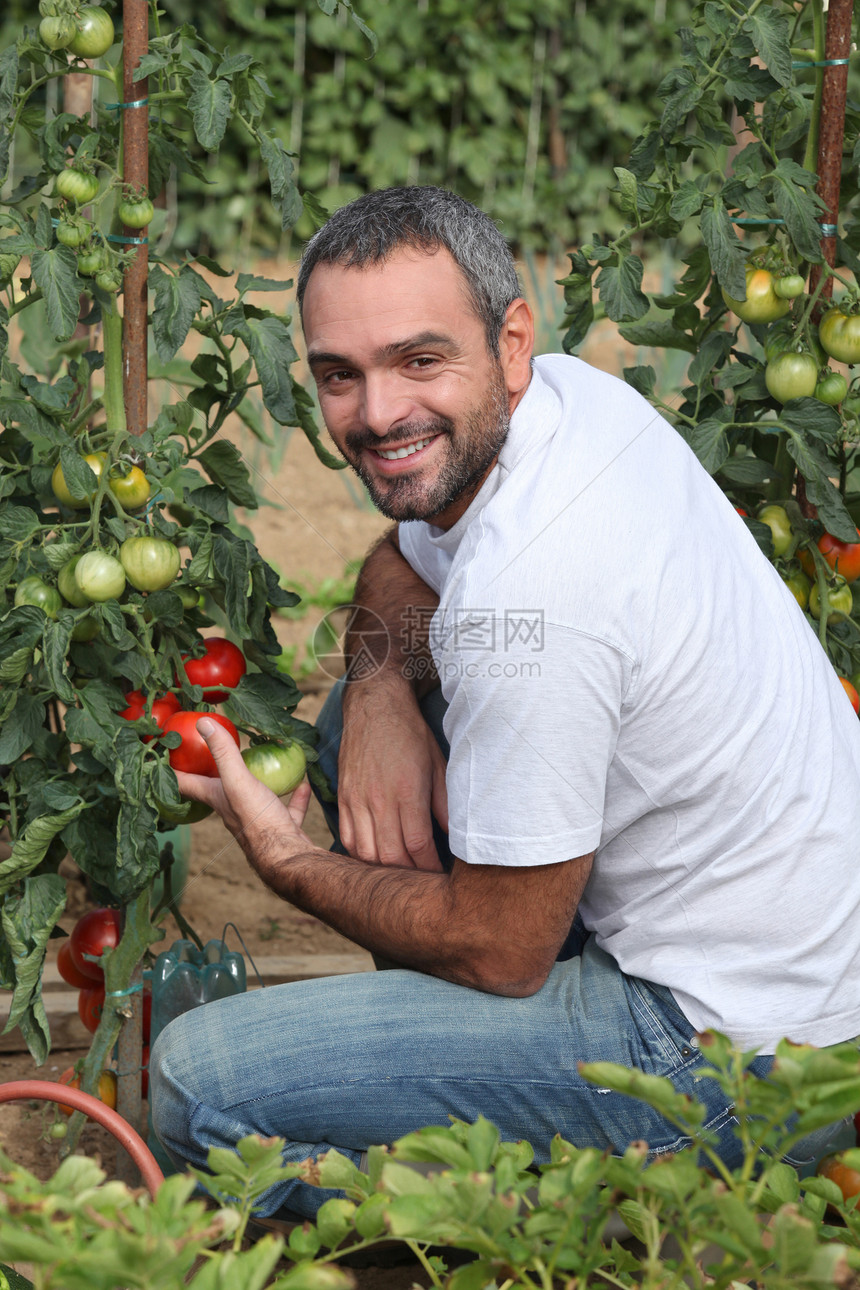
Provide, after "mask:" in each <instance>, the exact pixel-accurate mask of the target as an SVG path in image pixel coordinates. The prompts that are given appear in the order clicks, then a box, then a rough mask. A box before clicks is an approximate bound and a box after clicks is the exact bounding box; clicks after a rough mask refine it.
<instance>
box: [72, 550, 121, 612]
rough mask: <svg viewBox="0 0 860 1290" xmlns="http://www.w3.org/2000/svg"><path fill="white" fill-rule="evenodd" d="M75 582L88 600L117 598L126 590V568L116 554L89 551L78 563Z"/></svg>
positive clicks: (99, 600) (100, 600)
mask: <svg viewBox="0 0 860 1290" xmlns="http://www.w3.org/2000/svg"><path fill="white" fill-rule="evenodd" d="M75 582H76V583H77V585H78V589H79V590H80V591H82V592H83V594H84V595H85V596H86V597H87V599H88V600H95V601H98V602H99V603H101V602H103V601H105V600H116V598H117V596H121V595H122V593H123V592H124V591H125V570H124V569H123V567H122V565H121V564H120V562H119V560H117V559H116V557H115V556H112V555H108V554H107V552H105V551H88V552H87V553H86V555H82V556H81V558H80V560H79V561H78V563H77V566H76V568H75Z"/></svg>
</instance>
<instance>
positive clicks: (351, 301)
mask: <svg viewBox="0 0 860 1290" xmlns="http://www.w3.org/2000/svg"><path fill="white" fill-rule="evenodd" d="M298 290H299V302H300V307H301V310H302V318H303V327H304V332H305V337H306V340H307V347H308V358H309V362H310V366H311V370H312V371H313V374H314V378H315V380H316V383H317V387H318V390H319V397H320V406H321V409H322V414H323V417H324V419H325V422H326V425H327V426H328V429H329V431H330V432H331V435H332V437H333V439H334V441H335V443H336V445H337V447H338V448H339V450H340V451H341V453H342V454H343V455H344V456H345V457H346V459H347V460H348V461H349V463H350V465H351V466H352V467H353V468H354V469H355V470H356V471H357V472H358V473H359V475H360V476H361V478H362V479H363V480H364V482H365V483H366V485H367V487H368V489H369V490H370V493H371V496H372V497H373V499H374V501H375V502H376V505H377V506H378V507H379V508H380V509H381V510H382V511H383V512H384V513H385V514H387V515H388V516H390V517H391V518H392V519H393V520H395V521H396V526H395V527H394V528H393V529H392V530H391V532H390V533H389V534H388V536H387V537H386V539H385V540H384V541H382V542H381V543H380V544H379V545H378V546H377V548H376V549H375V550H374V551H373V552H372V553H371V554H370V556H369V558H368V560H367V562H366V565H365V568H364V570H363V573H362V577H361V579H360V582H359V587H358V591H357V596H356V599H357V601H358V603H359V604H360V605H361V606H362V610H361V611H360V612H359V613H358V614H357V616H356V619H355V622H354V624H353V629H352V635H351V642H350V645H351V650H352V652H353V654H354V656H355V660H356V661H357V660H358V658H359V657H360V658H361V660H362V666H361V667H360V668H359V667H356V668H355V670H354V672H352V673H350V674H349V675H352V676H354V678H355V679H354V680H352V681H351V682H350V683H349V684H347V685H345V686H340V687H338V691H337V693H336V694H335V696H334V697H333V699H332V701H331V703H330V704H329V705H328V710H327V712H326V713H325V714H324V719H323V721H322V722H321V727H322V730H323V736H324V738H323V764H324V765H325V766H327V768H328V769H329V771H330V774H331V776H332V778H333V779H334V778H337V779H338V807H339V820H338V821H337V825H338V827H339V833H340V841H341V844H342V849H343V850H345V852H346V854H335V853H333V852H328V851H323V850H321V849H319V848H317V847H314V846H313V844H312V843H311V841H310V840H309V839H308V838H307V837H306V835H305V834H304V833H303V832H302V828H301V825H302V820H303V817H304V813H305V809H306V807H307V802H308V798H309V793H310V790H309V788H308V787H307V785H303V786H302V787H301V788H300V789H297V790H296V792H295V794H294V795H293V798H292V799H291V801H290V802H289V804H288V805H285V804H283V803H281V802H279V801H278V800H277V799H275V798H274V797H273V796H272V794H270V793H269V792H268V790H267V789H265V788H264V787H263V786H262V785H261V784H259V783H258V782H257V781H256V780H255V779H253V777H252V776H250V775H249V773H248V772H247V770H246V768H245V767H244V763H243V762H242V760H241V758H240V756H239V754H238V751H237V750H236V749H235V748H234V746H233V744H232V742H231V741H230V740H229V739H225V738H223V737H222V736H223V732H222V731H221V730H220V729H219V728H217V727H214V723H213V727H214V728H213V729H212V730H211V732H210V733H209V735H208V736H207V737H208V740H209V743H210V747H211V749H212V751H213V753H214V755H215V757H216V760H217V761H218V765H219V769H220V772H221V779H220V781H219V780H201V779H198V778H196V777H189V776H180V777H179V778H180V787H181V789H182V791H183V792H185V793H188V794H189V795H190V796H193V797H197V798H199V799H200V800H203V801H206V802H208V803H209V804H210V805H212V806H213V807H214V808H215V809H216V810H217V811H218V812H219V813H220V814H221V815H222V817H223V819H224V821H225V824H226V825H227V827H228V829H230V831H231V832H232V833H233V834H234V836H235V837H236V838H237V839H238V840H239V842H240V844H241V845H242V847H243V849H244V851H245V853H246V855H247V856H248V859H249V861H250V863H251V864H252V866H253V867H254V868H255V870H256V871H257V873H258V874H259V875H260V877H261V878H262V879H263V881H264V882H266V883H267V884H268V885H269V886H270V887H271V888H272V890H273V891H274V892H275V893H277V894H278V895H280V896H282V897H283V898H284V899H286V900H289V901H291V902H292V903H293V904H296V905H298V906H299V907H300V908H302V909H305V910H308V911H310V912H311V913H313V914H314V915H316V916H317V917H319V918H321V919H323V920H324V921H325V922H327V923H329V924H330V925H331V926H333V927H335V928H337V929H338V930H339V931H341V932H344V933H345V934H346V935H348V936H350V937H351V938H352V939H353V940H355V941H357V942H358V943H359V944H360V945H363V946H365V947H367V948H368V949H370V950H372V951H373V952H374V953H375V954H377V955H380V956H383V957H384V958H385V959H387V960H390V961H393V962H394V963H396V964H400V965H402V968H403V969H405V970H396V971H386V972H379V973H374V974H367V975H362V976H356V977H349V978H346V977H345V978H337V979H334V980H325V981H314V982H307V983H301V984H296V985H288V986H281V987H276V988H272V989H267V990H264V991H258V992H255V993H254V994H252V995H246V996H243V997H240V998H236V999H231V1000H226V1001H223V1002H220V1003H217V1004H213V1005H210V1006H207V1007H206V1008H203V1009H198V1010H196V1011H195V1012H192V1013H189V1014H186V1016H184V1017H182V1018H180V1019H178V1020H177V1021H176V1022H174V1023H172V1025H171V1026H170V1027H168V1029H167V1030H166V1031H165V1032H164V1033H163V1035H162V1036H161V1038H160V1040H159V1042H158V1045H157V1046H156V1051H155V1053H154V1054H153V1063H154V1073H153V1086H154V1113H155V1125H156V1129H157V1131H158V1133H159V1136H160V1137H161V1138H162V1140H163V1142H164V1143H165V1145H166V1146H167V1147H168V1149H169V1150H170V1151H171V1153H172V1154H173V1155H174V1156H175V1157H176V1158H177V1159H178V1160H190V1161H192V1162H193V1163H195V1164H202V1163H204V1162H205V1155H206V1150H207V1148H208V1147H209V1146H210V1145H213V1144H215V1145H229V1144H232V1143H235V1142H236V1140H237V1139H238V1138H240V1137H241V1136H243V1134H245V1133H249V1132H252V1131H256V1132H260V1133H262V1134H267V1135H268V1134H279V1135H281V1136H283V1137H285V1138H286V1139H287V1143H288V1145H287V1148H286V1154H287V1157H288V1158H290V1159H302V1158H304V1157H306V1156H308V1155H315V1154H318V1153H319V1152H321V1151H324V1150H326V1149H327V1148H328V1147H329V1146H336V1147H337V1148H338V1149H339V1150H341V1151H344V1152H345V1153H346V1154H348V1155H350V1156H351V1158H352V1159H354V1160H355V1161H359V1159H360V1156H361V1152H362V1151H363V1150H364V1149H366V1148H367V1147H368V1146H369V1145H370V1144H371V1143H378V1142H389V1141H392V1140H393V1139H395V1138H397V1137H398V1136H400V1135H402V1134H403V1133H405V1132H407V1131H409V1130H412V1129H415V1128H417V1127H419V1126H420V1125H423V1124H430V1123H445V1122H446V1120H447V1117H448V1116H449V1115H453V1116H457V1117H459V1118H461V1119H465V1120H471V1119H474V1118H476V1117H477V1115H478V1114H480V1113H483V1114H484V1115H485V1116H487V1117H488V1118H489V1119H491V1120H493V1121H494V1122H496V1123H497V1124H498V1125H499V1128H500V1130H501V1132H502V1135H503V1137H506V1138H509V1139H510V1138H513V1139H516V1138H521V1137H526V1138H528V1139H529V1140H530V1141H531V1142H532V1143H533V1144H534V1146H535V1147H536V1150H537V1153H538V1158H539V1159H545V1158H547V1155H548V1148H549V1142H550V1140H551V1138H552V1136H553V1134H554V1133H556V1132H560V1133H561V1134H562V1135H563V1136H564V1137H566V1138H569V1139H570V1140H572V1141H574V1142H576V1143H578V1144H580V1145H597V1146H600V1147H609V1148H611V1149H614V1150H623V1149H624V1148H625V1146H626V1145H627V1143H628V1142H629V1141H631V1140H632V1139H637V1138H644V1139H645V1140H647V1141H648V1143H649V1145H650V1148H651V1150H652V1151H653V1152H660V1151H670V1150H677V1149H678V1148H679V1147H682V1146H684V1145H685V1143H684V1140H683V1139H680V1138H679V1137H678V1135H677V1133H676V1131H675V1130H673V1129H672V1127H671V1126H669V1125H668V1124H666V1123H665V1122H664V1121H662V1120H661V1119H660V1117H659V1116H656V1115H654V1114H652V1113H651V1112H650V1111H649V1110H648V1109H647V1108H645V1107H642V1106H641V1105H640V1104H638V1103H635V1102H632V1101H631V1100H630V1099H627V1098H624V1097H620V1096H616V1095H614V1094H610V1093H607V1092H606V1091H605V1090H597V1089H595V1088H594V1087H593V1086H591V1085H589V1084H586V1083H585V1082H584V1081H583V1080H582V1079H581V1078H580V1076H579V1074H578V1070H577V1064H578V1062H580V1061H583V1060H596V1059H608V1060H615V1061H621V1062H626V1063H629V1064H632V1065H636V1066H639V1067H641V1068H643V1069H645V1070H647V1071H650V1072H652V1073H655V1074H662V1075H666V1076H668V1077H670V1078H671V1079H672V1080H673V1082H674V1083H675V1085H676V1086H677V1087H678V1088H679V1089H682V1090H684V1091H687V1092H690V1093H693V1094H694V1095H695V1096H697V1097H700V1098H704V1099H705V1100H706V1101H707V1103H708V1109H709V1115H708V1120H707V1123H708V1124H709V1126H710V1127H711V1128H712V1129H713V1130H714V1131H715V1133H717V1134H718V1136H719V1141H720V1144H721V1150H722V1152H723V1154H724V1157H725V1159H726V1160H727V1161H731V1160H732V1159H733V1158H734V1152H735V1150H736V1146H737V1144H736V1142H735V1139H734V1135H733V1133H732V1108H731V1107H730V1106H727V1105H726V1104H725V1100H724V1099H723V1098H722V1097H721V1095H720V1093H719V1090H718V1089H717V1087H716V1085H715V1082H714V1081H711V1080H704V1081H701V1082H697V1076H698V1075H699V1073H700V1071H701V1069H702V1067H703V1062H702V1058H701V1056H700V1054H699V1052H698V1049H697V1040H696V1035H697V1032H699V1031H701V1030H703V1029H705V1028H707V1027H715V1028H717V1029H720V1030H722V1031H724V1032H726V1033H728V1034H729V1035H730V1036H731V1038H732V1039H733V1040H734V1041H735V1042H736V1043H737V1044H738V1046H740V1047H742V1048H744V1049H753V1048H754V1049H758V1050H759V1054H760V1055H759V1056H758V1057H757V1058H756V1060H755V1063H754V1067H755V1069H756V1070H759V1071H765V1070H767V1069H768V1068H769V1065H770V1062H771V1057H770V1055H771V1054H772V1053H773V1051H774V1046H775V1044H776V1043H777V1041H778V1040H779V1039H780V1038H781V1037H782V1036H789V1037H791V1038H793V1039H795V1040H797V1041H801V1040H804V1041H809V1042H811V1043H815V1044H820V1045H825V1044H830V1043H835V1042H837V1041H841V1040H844V1039H846V1038H848V1037H850V1036H854V1035H856V1034H857V1033H858V1032H860V985H858V981H860V972H858V969H860V917H858V913H860V864H858V857H857V855H856V849H857V843H856V839H857V837H860V793H858V792H857V791H856V790H857V787H858V785H860V724H858V722H857V719H856V717H855V716H854V713H853V711H852V709H851V706H850V704H849V703H848V702H847V701H846V699H845V696H844V693H843V691H842V687H841V686H840V684H839V682H838V680H837V678H836V676H835V675H834V672H833V669H832V667H831V666H830V664H829V662H828V661H827V659H826V658H825V655H824V653H823V651H822V650H821V648H820V646H819V644H818V641H817V640H816V638H815V635H814V633H813V632H811V631H810V629H809V626H808V624H807V623H806V621H805V620H804V617H803V615H802V613H801V612H800V610H799V608H798V606H797V604H796V603H795V601H794V599H793V597H792V596H791V595H790V593H788V591H787V590H786V588H785V586H784V585H783V583H782V581H781V579H780V578H779V576H778V574H777V573H776V571H775V570H774V568H773V567H772V566H771V565H770V564H769V563H768V562H767V561H766V560H765V559H764V557H763V556H761V554H760V553H759V552H758V549H757V547H756V544H755V542H754V541H753V539H752V537H751V536H750V534H749V532H748V531H747V529H746V527H745V526H744V524H743V523H742V521H741V520H740V518H739V517H738V515H737V514H736V513H735V510H734V508H733V507H732V506H731V504H730V503H729V502H728V501H727V499H726V498H725V497H724V495H723V494H722V493H721V492H720V490H719V489H718V488H717V486H716V485H715V484H714V483H713V481H712V480H711V479H710V478H709V476H708V475H707V474H706V473H705V471H704V470H703V469H702V467H701V466H700V465H699V463H698V461H697V460H696V458H695V457H694V455H693V454H692V453H691V452H690V450H689V449H688V447H687V446H686V444H685V443H684V442H683V440H682V439H681V437H680V436H679V435H678V434H677V433H676V432H675V431H674V430H673V429H672V428H671V427H670V426H669V425H668V424H667V423H666V422H664V421H663V420H662V419H661V418H660V417H658V416H657V415H655V413H654V411H653V409H651V408H650V407H649V405H648V404H647V403H646V402H645V401H644V400H643V399H641V398H640V397H639V396H638V395H637V394H636V393H635V392H634V391H633V390H631V389H630V388H629V387H628V386H626V385H625V384H624V383H623V382H620V381H618V380H616V379H615V378H613V377H610V376H607V375H605V374H603V373H600V372H597V371H594V370H593V369H591V368H589V367H588V366H587V365H585V364H583V363H581V362H580V361H579V360H577V359H573V358H568V357H562V356H558V355H555V356H546V357H543V358H538V359H535V360H533V359H532V346H533V327H532V317H531V313H530V310H529V308H528V306H527V304H526V303H525V301H524V300H523V299H522V297H521V296H520V294H519V287H518V285H517V280H516V273H515V270H514V267H513V262H512V260H511V258H510V254H509V252H508V250H507V247H506V246H505V243H504V241H503V239H502V238H501V236H500V235H499V233H498V231H497V230H496V228H495V227H494V225H493V224H492V223H491V222H490V221H489V220H488V219H487V218H486V217H485V216H483V215H482V214H481V213H480V212H479V211H477V210H476V209H475V208H474V207H472V206H471V205H470V204H469V203H466V202H464V201H462V200H460V199H459V198H457V197H455V196H454V195H453V194H450V193H445V192H442V191H440V190H437V189H421V188H410V189H400V190H398V189H393V190H388V191H386V192H382V193H377V194H371V195H369V196H367V197H363V198H360V199H359V200H358V201H356V202H354V203H352V204H351V205H350V206H347V207H345V208H343V209H342V210H340V211H338V212H337V213H336V214H335V215H334V216H333V217H332V218H331V220H330V221H329V223H328V224H327V225H326V226H325V227H324V228H323V229H322V230H321V231H320V232H319V233H318V234H317V236H316V237H315V238H314V239H312V241H311V242H310V244H309V246H308V248H307V251H306V254H305V257H304V259H303V263H302V268H301V271H300V275H299V282H298ZM434 611H435V612H434ZM431 618H432V621H431ZM436 677H438V678H439V680H440V682H441V688H440V687H436V686H435V685H434V681H435V678H436ZM362 678H363V679H362ZM341 698H342V708H343V711H342V723H343V729H342V738H341V735H340V729H339V727H340V714H339V712H338V711H337V707H338V704H339V702H340V700H341ZM441 719H443V720H444V734H443V732H442V730H441V729H440V728H439V727H440V720H441ZM434 729H435V733H434ZM338 740H339V741H340V748H339V754H336V744H337V741H338ZM446 757H447V765H446ZM846 786H850V787H846ZM434 821H435V826H434ZM440 852H441V853H442V854H441V857H440ZM323 1195H324V1193H319V1192H316V1191H314V1190H313V1189H311V1188H308V1187H304V1186H302V1185H295V1184H292V1185H290V1186H285V1187H280V1188H275V1189H272V1192H271V1193H269V1194H268V1195H267V1197H266V1200H265V1205H266V1212H269V1213H272V1212H274V1211H275V1210H277V1209H278V1208H279V1207H281V1206H287V1207H288V1208H289V1210H291V1211H293V1212H298V1213H301V1214H312V1213H313V1212H314V1211H315V1209H316V1207H317V1206H318V1205H319V1203H320V1200H321V1198H322V1196H323Z"/></svg>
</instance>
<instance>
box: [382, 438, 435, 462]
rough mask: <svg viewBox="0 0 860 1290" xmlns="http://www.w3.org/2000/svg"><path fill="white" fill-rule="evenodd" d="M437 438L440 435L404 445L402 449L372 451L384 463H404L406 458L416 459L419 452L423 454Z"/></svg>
mask: <svg viewBox="0 0 860 1290" xmlns="http://www.w3.org/2000/svg"><path fill="white" fill-rule="evenodd" d="M437 438H438V435H434V434H433V435H427V436H426V437H425V438H423V439H415V440H414V441H413V442H412V443H407V444H404V445H403V446H402V447H401V448H372V449H371V450H370V451H371V452H372V453H373V455H374V456H375V457H381V458H382V460H383V461H402V460H403V459H404V457H414V456H415V454H416V453H417V452H423V450H424V449H425V448H427V447H429V445H430V444H431V443H432V442H433V440H434V439H437Z"/></svg>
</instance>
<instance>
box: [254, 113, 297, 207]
mask: <svg viewBox="0 0 860 1290" xmlns="http://www.w3.org/2000/svg"><path fill="white" fill-rule="evenodd" d="M259 141H260V155H261V156H262V158H263V161H264V162H265V164H266V169H267V170H268V172H269V187H270V189H271V193H272V203H273V205H274V207H275V210H276V211H277V212H278V214H279V215H280V217H281V228H284V229H287V228H292V226H293V225H294V224H295V223H296V221H297V220H298V219H299V217H300V216H301V213H302V199H301V197H300V195H299V190H298V188H297V187H296V185H295V182H294V180H293V163H292V160H291V158H290V156H289V153H288V152H287V150H286V148H285V147H284V145H283V144H282V143H281V141H280V139H278V138H277V137H276V136H275V135H273V134H268V133H265V132H263V133H261V134H260V136H259Z"/></svg>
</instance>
